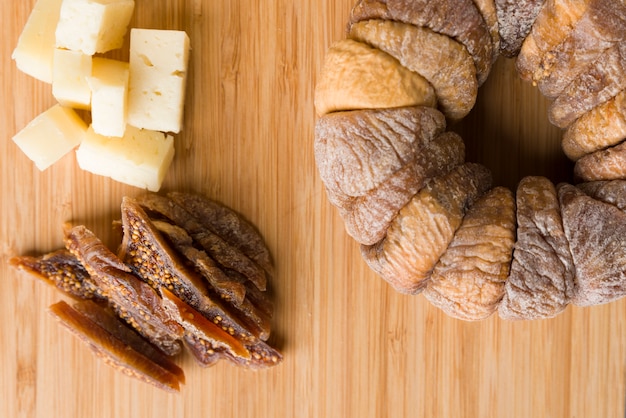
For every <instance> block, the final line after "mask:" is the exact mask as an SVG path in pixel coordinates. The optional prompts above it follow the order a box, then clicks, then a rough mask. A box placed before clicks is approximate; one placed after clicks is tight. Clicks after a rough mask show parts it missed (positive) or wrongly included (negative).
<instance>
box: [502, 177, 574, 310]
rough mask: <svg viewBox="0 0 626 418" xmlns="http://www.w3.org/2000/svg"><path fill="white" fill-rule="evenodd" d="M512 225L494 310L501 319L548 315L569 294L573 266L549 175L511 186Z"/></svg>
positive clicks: (563, 304) (564, 302)
mask: <svg viewBox="0 0 626 418" xmlns="http://www.w3.org/2000/svg"><path fill="white" fill-rule="evenodd" d="M517 224H518V227H517V242H516V243H515V250H514V252H513V262H512V263H511V273H510V275H509V278H508V280H507V282H506V286H505V294H504V298H503V299H502V302H501V303H500V307H499V315H500V317H501V318H504V319H543V318H552V317H554V316H556V315H557V314H559V313H561V312H562V311H563V310H564V309H565V308H566V307H567V305H568V303H569V301H570V299H571V297H572V294H573V291H574V274H575V269H574V262H573V260H572V256H571V254H570V251H569V244H568V241H567V238H566V235H565V231H564V230H563V222H562V220H561V210H560V206H559V200H558V197H557V191H556V188H555V187H554V185H553V184H552V182H550V180H548V179H546V178H544V177H526V178H524V179H522V181H521V182H520V183H519V185H518V188H517Z"/></svg>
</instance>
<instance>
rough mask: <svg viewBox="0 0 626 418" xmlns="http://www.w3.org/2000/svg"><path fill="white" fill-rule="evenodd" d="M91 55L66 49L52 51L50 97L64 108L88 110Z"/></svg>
mask: <svg viewBox="0 0 626 418" xmlns="http://www.w3.org/2000/svg"><path fill="white" fill-rule="evenodd" d="M91 61H92V58H91V55H85V54H83V53H82V52H77V51H70V50H68V49H56V50H55V51H54V64H53V67H52V68H53V71H52V95H53V96H54V97H55V98H56V99H57V101H58V102H59V103H60V104H61V105H63V106H66V107H74V108H79V109H89V108H90V104H91V88H90V87H89V84H87V77H90V76H91V68H92V63H91Z"/></svg>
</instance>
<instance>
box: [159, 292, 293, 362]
mask: <svg viewBox="0 0 626 418" xmlns="http://www.w3.org/2000/svg"><path fill="white" fill-rule="evenodd" d="M163 304H164V306H165V308H166V309H167V310H168V312H170V314H171V315H172V317H173V318H175V319H176V320H177V321H178V322H179V323H180V324H182V326H183V327H184V328H185V333H186V335H188V337H187V338H186V339H187V341H188V342H189V343H190V344H191V345H193V346H197V345H198V344H199V345H201V346H203V347H197V348H196V349H194V350H192V352H193V353H194V355H195V357H196V359H197V360H198V361H199V362H200V364H203V365H205V366H210V365H212V364H214V362H215V361H216V359H217V358H226V359H229V360H230V361H232V362H234V363H235V364H238V365H241V366H245V367H247V368H261V367H269V366H275V365H276V364H278V363H279V362H280V361H281V360H282V356H281V354H280V353H279V352H278V351H276V350H275V349H273V348H271V347H270V346H268V345H267V344H266V343H265V342H263V341H259V340H257V341H255V342H252V343H244V342H242V341H241V340H240V339H239V338H237V336H236V335H235V330H234V329H233V328H232V327H228V326H226V325H224V321H222V320H221V318H219V317H216V318H214V319H213V321H211V320H209V319H208V318H206V317H205V316H203V315H202V313H200V312H198V311H196V310H195V309H193V307H191V306H189V305H188V304H186V303H185V302H183V301H182V300H180V299H179V298H177V297H176V296H175V295H174V294H172V293H171V292H169V291H168V290H167V289H164V290H163Z"/></svg>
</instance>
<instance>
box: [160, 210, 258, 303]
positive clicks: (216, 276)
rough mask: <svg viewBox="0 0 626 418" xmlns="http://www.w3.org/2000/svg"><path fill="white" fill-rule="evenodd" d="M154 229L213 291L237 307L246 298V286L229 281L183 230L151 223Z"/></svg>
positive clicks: (164, 224)
mask: <svg viewBox="0 0 626 418" xmlns="http://www.w3.org/2000/svg"><path fill="white" fill-rule="evenodd" d="M152 224H153V225H154V226H155V227H156V229H157V230H158V231H159V232H160V233H161V234H162V235H163V236H164V237H165V238H167V240H168V241H169V242H170V243H171V244H172V247H173V248H174V249H175V250H176V251H178V253H180V254H181V255H182V256H183V257H184V258H186V259H187V260H188V261H189V262H190V263H191V264H192V265H193V266H194V267H195V268H196V269H197V270H198V271H199V272H200V273H201V274H202V276H203V277H204V278H205V279H207V281H208V282H209V284H211V286H213V288H214V289H215V291H216V292H217V293H218V294H219V295H220V296H221V297H222V298H223V299H225V300H229V301H232V302H233V304H235V305H236V306H239V305H241V304H242V303H243V301H244V300H245V297H246V286H245V285H244V284H243V283H239V282H235V281H233V280H231V279H230V278H229V277H228V276H227V275H226V274H225V273H224V272H223V271H222V270H221V269H220V268H219V266H218V265H217V263H216V262H215V261H214V260H213V259H212V258H211V257H209V256H208V255H207V253H206V252H205V251H202V250H198V249H197V248H196V247H194V245H193V239H192V238H191V237H190V236H189V234H187V231H185V230H184V229H183V228H181V227H179V226H176V225H172V224H170V223H168V222H164V221H156V220H155V221H152Z"/></svg>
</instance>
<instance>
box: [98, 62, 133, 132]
mask: <svg viewBox="0 0 626 418" xmlns="http://www.w3.org/2000/svg"><path fill="white" fill-rule="evenodd" d="M88 83H89V86H90V87H91V124H92V127H93V130H94V131H95V132H96V133H97V134H100V135H104V136H117V137H121V136H123V135H124V130H125V129H126V113H127V99H126V98H127V95H128V63H127V62H122V61H117V60H113V59H108V58H100V57H95V58H94V59H93V70H92V74H91V77H89V78H88Z"/></svg>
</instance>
